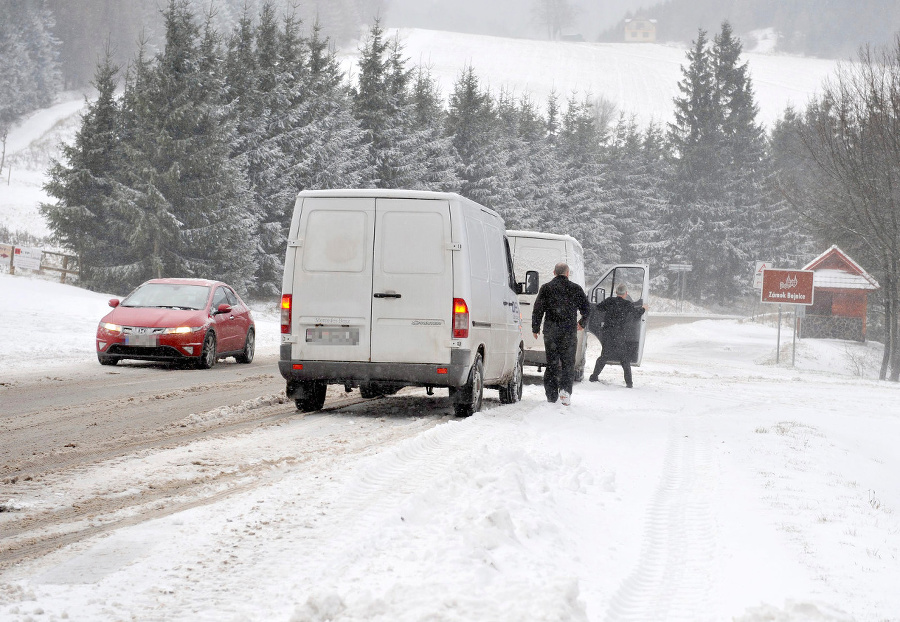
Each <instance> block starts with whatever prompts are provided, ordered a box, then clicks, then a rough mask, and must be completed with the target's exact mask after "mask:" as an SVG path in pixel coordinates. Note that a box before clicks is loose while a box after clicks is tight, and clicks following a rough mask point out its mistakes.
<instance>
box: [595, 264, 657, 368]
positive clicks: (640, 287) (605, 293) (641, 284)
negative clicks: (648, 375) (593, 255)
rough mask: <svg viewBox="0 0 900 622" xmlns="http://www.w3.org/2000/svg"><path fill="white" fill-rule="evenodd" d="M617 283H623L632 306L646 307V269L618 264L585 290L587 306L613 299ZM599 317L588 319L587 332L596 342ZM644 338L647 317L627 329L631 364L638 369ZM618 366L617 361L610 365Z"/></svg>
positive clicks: (648, 269) (643, 316)
mask: <svg viewBox="0 0 900 622" xmlns="http://www.w3.org/2000/svg"><path fill="white" fill-rule="evenodd" d="M619 283H625V285H626V286H627V287H628V297H629V298H630V299H631V300H632V301H634V303H635V304H646V301H647V296H648V295H649V293H650V267H649V266H646V265H641V264H621V265H617V266H613V267H611V268H609V269H607V271H606V273H605V274H604V275H603V277H601V278H600V280H599V281H597V282H596V283H595V284H594V285H593V286H592V287H591V288H590V290H589V293H588V297H589V299H590V301H591V304H592V305H594V304H597V303H598V302H600V301H601V300H603V299H604V298H609V297H610V296H615V295H616V294H615V292H616V286H617V285H619ZM599 315H600V314H599V313H598V312H597V311H596V309H595V310H594V312H593V313H591V317H590V318H589V322H590V324H589V325H588V329H589V330H590V331H591V332H592V333H594V334H595V335H596V336H597V338H598V339H599V338H600V321H601V320H602V318H601V317H599ZM646 335H647V314H646V313H644V314H643V315H641V317H640V320H639V321H636V322H635V323H634V326H632V327H631V334H630V335H629V337H628V341H629V343H630V345H631V348H630V350H631V355H632V356H631V364H632V365H635V366H638V367H640V365H641V359H642V358H643V356H644V340H645V337H646ZM614 362H618V361H614Z"/></svg>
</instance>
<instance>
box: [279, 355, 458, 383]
mask: <svg viewBox="0 0 900 622" xmlns="http://www.w3.org/2000/svg"><path fill="white" fill-rule="evenodd" d="M471 356H472V353H471V351H470V350H451V351H450V364H449V365H439V364H437V363H433V364H432V363H369V362H362V361H306V360H293V359H284V358H282V359H281V360H280V361H278V371H280V372H281V375H282V376H283V377H284V379H285V380H287V381H288V382H295V381H302V380H324V381H325V382H327V383H329V384H350V385H357V384H359V383H360V382H394V383H400V384H403V385H406V386H423V387H424V386H432V387H461V386H462V385H464V384H465V383H466V381H467V380H468V379H469V369H470V367H471V366H472V362H471ZM297 365H302V366H303V368H302V369H297V368H296V367H295V366H297ZM438 369H446V373H438Z"/></svg>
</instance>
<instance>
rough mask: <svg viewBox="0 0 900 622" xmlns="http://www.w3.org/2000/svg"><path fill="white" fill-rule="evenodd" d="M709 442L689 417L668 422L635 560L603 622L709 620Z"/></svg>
mask: <svg viewBox="0 0 900 622" xmlns="http://www.w3.org/2000/svg"><path fill="white" fill-rule="evenodd" d="M701 416H702V415H701ZM709 439H710V437H709V435H708V434H707V433H706V430H700V431H699V432H698V431H697V430H696V429H695V420H694V418H687V417H681V418H679V420H678V421H676V422H673V425H672V430H671V432H670V438H669V443H668V448H667V450H666V459H665V463H664V465H663V471H662V478H661V480H660V483H659V486H658V488H657V490H656V492H655V493H654V497H653V500H652V501H651V504H650V506H649V508H648V512H647V519H646V525H645V528H644V537H643V544H642V547H641V554H640V558H639V560H638V564H637V567H636V568H635V569H634V570H633V571H632V573H631V575H629V576H628V577H627V578H626V579H625V580H624V581H623V582H622V585H621V586H620V587H619V589H618V591H617V592H616V593H615V594H614V595H613V597H612V599H611V600H610V605H609V609H608V611H607V614H606V620H607V621H608V622H629V621H634V622H646V621H647V620H654V621H657V622H662V621H664V620H665V621H675V620H678V621H682V620H683V621H685V622H698V621H699V620H703V619H708V616H709V615H710V613H709V612H710V610H711V607H710V603H709V597H710V593H711V592H712V585H713V583H714V579H715V575H716V572H715V562H714V559H715V545H716V541H715V521H714V518H713V516H712V511H711V509H710V507H709V503H708V501H706V499H707V498H710V497H714V496H715V488H716V478H715V475H714V473H713V466H714V458H713V456H712V446H711V442H710V440H709ZM711 560H712V561H711Z"/></svg>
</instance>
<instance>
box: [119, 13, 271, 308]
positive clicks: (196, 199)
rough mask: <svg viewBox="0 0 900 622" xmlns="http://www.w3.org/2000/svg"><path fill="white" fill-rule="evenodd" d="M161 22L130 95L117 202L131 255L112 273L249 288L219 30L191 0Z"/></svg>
mask: <svg viewBox="0 0 900 622" xmlns="http://www.w3.org/2000/svg"><path fill="white" fill-rule="evenodd" d="M164 18H165V24H166V45H165V49H164V50H163V51H162V52H161V53H160V54H159V55H158V56H157V58H156V59H155V62H154V64H153V66H152V67H147V66H144V67H141V66H139V67H138V68H137V70H136V72H135V76H134V82H133V84H132V85H130V88H129V90H128V91H127V92H126V96H125V106H124V111H125V115H126V117H127V120H128V129H129V130H130V132H129V133H128V134H127V141H126V144H125V145H124V149H125V153H126V158H125V162H124V166H123V170H122V172H121V175H120V182H119V183H118V184H117V185H116V187H115V190H114V195H113V200H114V202H115V204H116V206H117V211H118V212H119V214H120V215H121V216H120V220H119V222H118V223H117V224H118V227H119V228H120V234H121V235H123V237H124V238H125V239H127V240H128V242H129V244H130V247H131V249H132V256H131V257H130V260H129V261H124V262H120V263H118V264H114V265H109V266H106V268H105V273H106V274H107V275H108V277H109V278H110V279H112V280H114V281H116V282H119V283H123V284H128V285H135V284H137V283H139V282H140V281H141V280H144V279H146V278H153V277H162V276H201V277H207V278H217V279H222V280H227V281H229V282H231V283H232V284H233V285H234V286H235V287H237V288H239V289H242V290H245V289H246V287H247V285H248V284H249V280H250V277H251V273H252V263H251V262H252V256H253V255H252V252H251V245H250V233H251V232H252V230H253V227H254V216H253V213H252V210H251V200H250V195H249V193H248V191H247V183H246V177H245V175H244V172H243V170H242V169H241V167H240V166H239V163H236V162H234V161H233V160H232V159H231V154H230V151H231V144H232V141H233V139H234V131H233V128H232V126H231V125H229V123H228V120H227V118H226V117H225V114H224V109H223V106H222V102H221V101H220V100H219V98H220V93H222V92H223V90H224V88H223V78H222V75H221V72H220V68H221V66H222V64H223V62H222V61H223V59H222V58H221V46H220V42H219V40H218V34H217V33H216V32H215V31H214V30H213V29H212V27H211V25H210V22H209V21H207V27H206V28H205V29H203V30H201V28H200V27H199V26H197V25H196V24H195V21H194V19H195V18H194V15H193V13H192V12H191V10H190V8H189V6H188V3H187V2H186V0H170V2H169V5H168V7H167V9H166V10H165V12H164Z"/></svg>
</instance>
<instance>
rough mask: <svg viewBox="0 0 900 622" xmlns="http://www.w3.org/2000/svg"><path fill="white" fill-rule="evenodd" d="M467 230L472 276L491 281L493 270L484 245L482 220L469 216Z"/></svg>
mask: <svg viewBox="0 0 900 622" xmlns="http://www.w3.org/2000/svg"><path fill="white" fill-rule="evenodd" d="M466 232H467V233H468V234H469V244H468V246H469V265H470V266H471V269H470V271H471V273H472V278H474V279H478V280H479V281H489V280H490V278H491V272H490V266H489V265H488V257H487V250H486V249H485V247H484V226H483V225H482V224H481V222H480V221H478V220H475V219H474V218H469V219H467V220H466Z"/></svg>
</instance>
